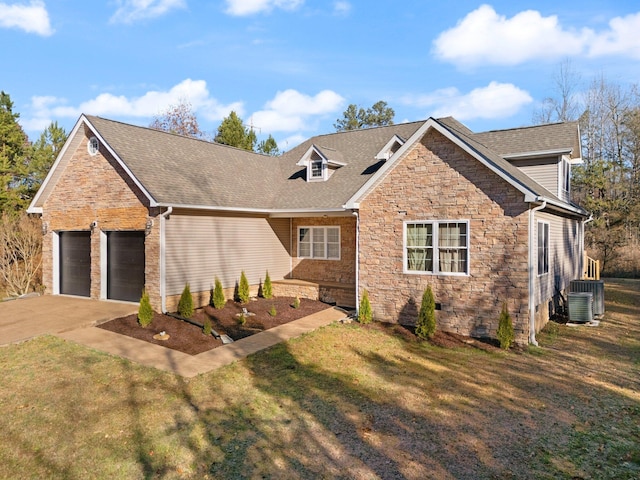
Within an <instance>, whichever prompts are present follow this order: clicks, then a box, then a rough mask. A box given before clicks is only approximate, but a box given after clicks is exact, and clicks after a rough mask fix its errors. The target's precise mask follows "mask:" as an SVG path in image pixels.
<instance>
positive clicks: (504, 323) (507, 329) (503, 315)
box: [497, 302, 516, 350]
mask: <svg viewBox="0 0 640 480" xmlns="http://www.w3.org/2000/svg"><path fill="white" fill-rule="evenodd" d="M497 336H498V340H500V348H504V349H505V350H509V347H510V346H511V345H512V344H513V342H514V341H515V339H516V335H515V333H514V331H513V322H512V321H511V315H509V309H508V308H507V302H505V303H503V304H502V311H501V312H500V320H499V321H498V332H497Z"/></svg>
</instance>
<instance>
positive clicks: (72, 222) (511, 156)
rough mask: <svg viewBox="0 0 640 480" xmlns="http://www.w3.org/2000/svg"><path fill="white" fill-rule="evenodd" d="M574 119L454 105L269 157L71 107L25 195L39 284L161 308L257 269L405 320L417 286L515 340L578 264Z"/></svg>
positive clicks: (473, 328) (472, 324)
mask: <svg viewBox="0 0 640 480" xmlns="http://www.w3.org/2000/svg"><path fill="white" fill-rule="evenodd" d="M580 151H581V149H580V135H579V130H578V125H577V123H558V124H550V125H542V126H533V127H525V128H516V129H510V130H497V131H490V132H484V133H473V132H472V131H470V130H469V129H468V128H466V127H465V126H464V125H462V124H461V123H459V122H458V121H456V120H455V119H453V118H442V119H434V118H429V119H427V120H426V121H420V122H413V123H404V124H398V125H392V126H386V127H378V128H370V129H362V130H355V131H348V132H338V133H332V134H328V135H319V136H316V137H313V138H311V139H309V140H307V141H305V142H304V143H302V144H301V145H299V146H297V147H295V148H293V149H291V150H290V151H288V152H286V153H285V154H283V155H282V156H280V157H267V156H263V155H259V154H255V153H251V152H247V151H244V150H240V149H236V148H232V147H228V146H223V145H219V144H216V143H210V142H206V141H202V140H196V139H192V138H186V137H181V136H178V135H174V134H170V133H166V132H160V131H156V130H151V129H148V128H142V127H138V126H133V125H127V124H124V123H120V122H116V121H111V120H107V119H103V118H99V117H95V116H89V115H82V116H81V117H80V118H79V120H78V122H77V123H76V125H75V126H74V128H73V130H72V131H71V133H70V135H69V139H68V141H67V143H66V144H65V146H64V148H63V149H62V151H61V153H60V155H59V156H58V158H57V160H56V162H55V163H54V165H53V167H52V168H51V171H50V172H49V174H48V176H47V177H46V179H45V181H44V183H43V185H42V187H41V188H40V190H39V191H38V193H37V195H36V196H35V198H34V200H33V202H32V203H31V205H30V207H29V210H28V211H29V212H30V213H39V214H41V216H42V229H43V235H44V243H43V255H44V257H43V277H44V284H45V286H46V289H47V290H46V291H47V292H48V293H51V294H69V295H81V296H86V297H91V298H95V299H119V300H128V301H138V299H139V297H140V293H141V291H142V289H143V288H146V290H147V292H148V293H149V295H150V298H151V302H152V304H153V306H154V308H155V309H157V310H161V311H174V310H175V309H176V306H177V302H178V299H179V296H180V293H181V291H182V289H183V287H184V285H185V284H186V283H189V284H190V287H191V291H192V292H194V296H195V298H196V301H197V303H200V304H205V303H206V302H207V301H208V299H209V291H210V289H211V287H212V285H213V282H214V279H215V278H216V277H218V278H219V279H220V280H221V282H222V284H223V286H224V287H225V289H226V290H227V295H230V294H231V292H232V291H233V288H234V286H235V284H236V282H237V281H238V278H239V276H240V273H241V271H244V272H245V274H246V276H247V278H248V279H249V282H250V283H251V284H252V288H253V289H254V291H255V290H257V287H258V285H259V284H260V282H261V281H262V279H264V276H265V273H266V272H267V271H268V272H269V275H270V277H271V279H272V280H273V282H274V290H275V292H276V294H279V295H300V296H307V297H312V298H320V299H323V300H325V301H329V302H335V303H337V304H339V305H345V306H352V307H353V306H357V305H358V302H359V298H360V295H361V294H362V291H363V290H364V289H366V290H367V291H368V293H369V298H370V301H371V304H372V308H373V312H374V317H375V318H376V319H378V320H382V321H388V322H400V323H407V324H412V323H414V322H415V319H416V317H417V310H418V308H419V302H420V299H421V296H422V293H423V291H424V289H425V288H426V287H427V285H431V287H432V289H433V292H434V295H435V298H436V302H437V309H438V310H439V311H438V312H437V319H438V326H439V328H441V329H443V330H447V331H452V332H457V333H460V334H464V335H471V336H477V337H485V336H489V337H494V336H495V332H496V329H497V322H498V317H499V312H500V309H501V307H502V305H503V303H506V304H507V306H508V309H509V312H510V314H511V317H512V319H513V322H514V327H515V330H516V335H517V340H518V341H519V342H521V343H524V342H527V341H531V342H534V343H535V333H536V332H537V331H539V329H540V328H542V326H543V325H544V324H545V322H546V321H547V320H548V319H549V316H550V314H552V313H553V312H554V311H555V310H556V309H557V308H558V306H559V304H560V303H561V299H562V295H563V294H564V292H566V290H567V288H568V285H569V282H570V280H572V279H577V278H580V274H581V271H582V261H583V260H582V259H583V248H584V243H583V239H584V224H585V222H586V221H587V219H588V214H587V212H586V211H585V210H583V209H582V208H580V207H579V206H577V205H575V204H574V203H572V202H571V197H570V195H571V192H570V182H569V178H570V171H571V166H572V165H573V164H575V163H577V162H579V161H580Z"/></svg>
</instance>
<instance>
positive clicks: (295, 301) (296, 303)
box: [291, 297, 300, 308]
mask: <svg viewBox="0 0 640 480" xmlns="http://www.w3.org/2000/svg"><path fill="white" fill-rule="evenodd" d="M291 306H292V307H293V308H300V299H299V298H298V297H296V298H294V299H293V304H292V305H291Z"/></svg>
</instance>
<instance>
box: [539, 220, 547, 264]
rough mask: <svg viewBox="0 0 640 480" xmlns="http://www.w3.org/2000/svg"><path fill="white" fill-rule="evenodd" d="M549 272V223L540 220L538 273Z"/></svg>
mask: <svg viewBox="0 0 640 480" xmlns="http://www.w3.org/2000/svg"><path fill="white" fill-rule="evenodd" d="M545 273H549V224H548V223H547V222H538V275H544V274H545Z"/></svg>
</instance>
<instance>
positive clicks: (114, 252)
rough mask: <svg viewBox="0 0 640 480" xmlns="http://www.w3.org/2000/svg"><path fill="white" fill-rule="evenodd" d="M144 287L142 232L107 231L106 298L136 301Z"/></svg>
mask: <svg viewBox="0 0 640 480" xmlns="http://www.w3.org/2000/svg"><path fill="white" fill-rule="evenodd" d="M143 288H144V232H107V298H110V299H112V300H125V301H129V302H137V301H139V300H140V296H141V295H142V289H143Z"/></svg>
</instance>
